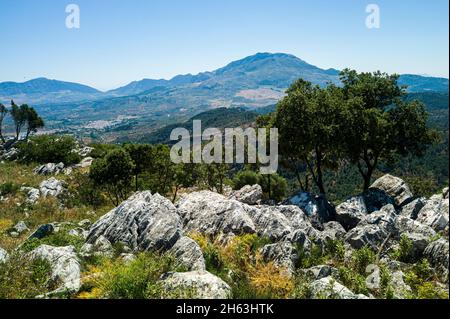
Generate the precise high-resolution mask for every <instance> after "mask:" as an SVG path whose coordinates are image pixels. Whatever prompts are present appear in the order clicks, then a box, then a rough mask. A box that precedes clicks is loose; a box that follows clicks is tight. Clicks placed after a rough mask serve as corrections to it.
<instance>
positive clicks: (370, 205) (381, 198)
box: [362, 188, 395, 214]
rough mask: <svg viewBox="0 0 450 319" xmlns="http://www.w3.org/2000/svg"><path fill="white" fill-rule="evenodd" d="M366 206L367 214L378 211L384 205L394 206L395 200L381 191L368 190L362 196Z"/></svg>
mask: <svg viewBox="0 0 450 319" xmlns="http://www.w3.org/2000/svg"><path fill="white" fill-rule="evenodd" d="M362 196H363V197H364V203H365V204H366V209H367V213H368V214H370V213H373V212H376V211H379V210H380V209H381V208H382V207H384V206H386V205H395V200H394V198H392V197H391V196H389V194H388V193H386V192H385V191H384V190H382V189H377V188H369V189H368V190H367V191H365V192H364V194H363V195H362Z"/></svg>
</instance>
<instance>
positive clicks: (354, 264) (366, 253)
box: [351, 246, 376, 275]
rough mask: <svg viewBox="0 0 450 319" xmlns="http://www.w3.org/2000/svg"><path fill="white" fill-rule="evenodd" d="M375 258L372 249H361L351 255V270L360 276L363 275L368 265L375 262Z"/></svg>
mask: <svg viewBox="0 0 450 319" xmlns="http://www.w3.org/2000/svg"><path fill="white" fill-rule="evenodd" d="M375 259H376V256H375V253H374V252H373V250H372V249H370V248H369V247H367V246H366V247H363V248H360V249H358V250H355V251H354V252H353V255H352V260H351V268H352V269H353V270H354V271H356V272H358V273H359V274H361V275H365V273H366V268H367V266H368V265H370V264H373V263H374V262H375Z"/></svg>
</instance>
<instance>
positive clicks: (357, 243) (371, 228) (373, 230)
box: [345, 225, 386, 250]
mask: <svg viewBox="0 0 450 319" xmlns="http://www.w3.org/2000/svg"><path fill="white" fill-rule="evenodd" d="M385 238H386V233H385V232H384V231H383V229H381V228H380V227H379V226H378V225H362V226H357V227H355V228H353V229H352V230H350V231H349V232H348V233H347V235H346V236H345V241H346V242H347V243H349V244H350V245H351V246H352V247H353V248H355V249H360V248H363V247H364V246H368V247H371V248H372V249H374V250H376V249H377V247H378V246H379V245H381V244H382V243H383V241H384V240H385Z"/></svg>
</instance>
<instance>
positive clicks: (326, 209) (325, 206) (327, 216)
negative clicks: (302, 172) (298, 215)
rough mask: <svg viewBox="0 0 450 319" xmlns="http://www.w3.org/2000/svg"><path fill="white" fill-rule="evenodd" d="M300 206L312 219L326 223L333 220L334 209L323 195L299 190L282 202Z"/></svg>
mask: <svg viewBox="0 0 450 319" xmlns="http://www.w3.org/2000/svg"><path fill="white" fill-rule="evenodd" d="M284 204H287V205H296V206H298V207H300V208H301V209H302V210H303V211H304V212H306V214H307V215H308V216H309V217H310V218H311V219H312V220H314V221H317V222H320V223H326V222H329V221H332V220H335V214H336V211H335V209H334V207H333V206H332V205H331V204H330V203H329V202H328V201H327V200H326V198H325V197H324V196H323V195H313V194H310V193H306V192H300V193H297V194H296V195H294V196H293V197H291V198H289V199H288V200H287V201H285V202H284Z"/></svg>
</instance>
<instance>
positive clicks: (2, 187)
mask: <svg viewBox="0 0 450 319" xmlns="http://www.w3.org/2000/svg"><path fill="white" fill-rule="evenodd" d="M19 189H20V186H19V185H16V184H14V183H12V182H8V183H3V184H0V196H6V195H14V194H15V193H17V191H18V190H19Z"/></svg>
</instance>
